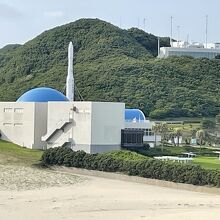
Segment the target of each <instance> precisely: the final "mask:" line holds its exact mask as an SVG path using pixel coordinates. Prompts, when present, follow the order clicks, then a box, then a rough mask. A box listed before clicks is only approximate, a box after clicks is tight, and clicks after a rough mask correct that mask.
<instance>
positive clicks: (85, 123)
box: [0, 88, 125, 153]
mask: <svg viewBox="0 0 220 220" xmlns="http://www.w3.org/2000/svg"><path fill="white" fill-rule="evenodd" d="M47 98H48V100H47ZM124 109H125V105H124V103H112V102H70V101H67V100H66V98H65V96H64V95H62V94H61V93H59V92H58V91H57V90H54V89H50V88H37V89H33V90H30V91H28V92H27V93H25V94H24V95H23V96H22V97H20V98H19V99H18V101H17V102H0V131H1V139H3V140H7V141H10V142H13V143H15V144H18V145H20V146H24V147H28V148H31V149H47V148H51V147H58V146H69V147H71V148H72V149H73V150H84V151H85V152H87V153H99V152H105V151H112V150H120V149H121V130H122V129H124V125H125V124H124Z"/></svg>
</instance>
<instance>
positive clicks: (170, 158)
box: [154, 156, 193, 163]
mask: <svg viewBox="0 0 220 220" xmlns="http://www.w3.org/2000/svg"><path fill="white" fill-rule="evenodd" d="M154 158H155V159H158V160H162V161H173V162H179V163H189V162H192V160H193V158H191V157H190V158H189V157H173V156H161V157H154Z"/></svg>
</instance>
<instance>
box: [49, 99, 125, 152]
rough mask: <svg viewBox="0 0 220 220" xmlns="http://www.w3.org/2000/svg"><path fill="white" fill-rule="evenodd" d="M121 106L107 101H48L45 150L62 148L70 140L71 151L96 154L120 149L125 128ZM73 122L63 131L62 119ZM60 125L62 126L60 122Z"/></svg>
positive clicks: (121, 104)
mask: <svg viewBox="0 0 220 220" xmlns="http://www.w3.org/2000/svg"><path fill="white" fill-rule="evenodd" d="M124 108H125V105H124V104H123V103H110V102H49V103H48V129H47V130H48V135H49V134H51V133H53V131H55V130H56V129H57V128H58V129H57V130H56V132H55V133H54V134H53V136H51V138H49V139H48V141H47V142H48V148H50V147H56V146H62V145H63V144H64V141H65V140H66V138H65V137H68V138H69V141H70V142H71V147H72V149H73V150H75V151H76V150H84V151H85V152H87V153H98V152H105V151H111V150H118V149H120V145H121V129H123V128H124ZM68 118H71V119H72V122H70V123H68V124H66V125H65V126H64V127H63V128H62V129H60V127H59V126H58V125H59V124H60V122H61V121H62V120H64V121H65V120H67V121H68ZM61 124H62V123H61Z"/></svg>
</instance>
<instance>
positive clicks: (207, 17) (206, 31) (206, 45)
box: [205, 15, 209, 49]
mask: <svg viewBox="0 0 220 220" xmlns="http://www.w3.org/2000/svg"><path fill="white" fill-rule="evenodd" d="M208 19H209V16H208V15H206V16H205V48H206V49H207V47H208Z"/></svg>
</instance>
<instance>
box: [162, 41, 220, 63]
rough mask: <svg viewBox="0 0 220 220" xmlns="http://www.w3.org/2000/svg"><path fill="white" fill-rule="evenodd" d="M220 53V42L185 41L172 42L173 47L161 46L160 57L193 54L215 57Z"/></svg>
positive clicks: (200, 56)
mask: <svg viewBox="0 0 220 220" xmlns="http://www.w3.org/2000/svg"><path fill="white" fill-rule="evenodd" d="M217 55H220V44H219V43H208V44H207V45H204V44H201V43H197V42H194V43H191V44H190V43H188V42H185V41H178V42H172V47H161V48H160V50H159V54H158V58H167V57H170V56H191V57H195V58H203V57H204V58H208V59H214V58H215V57H216V56H217Z"/></svg>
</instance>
